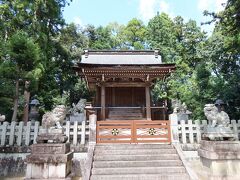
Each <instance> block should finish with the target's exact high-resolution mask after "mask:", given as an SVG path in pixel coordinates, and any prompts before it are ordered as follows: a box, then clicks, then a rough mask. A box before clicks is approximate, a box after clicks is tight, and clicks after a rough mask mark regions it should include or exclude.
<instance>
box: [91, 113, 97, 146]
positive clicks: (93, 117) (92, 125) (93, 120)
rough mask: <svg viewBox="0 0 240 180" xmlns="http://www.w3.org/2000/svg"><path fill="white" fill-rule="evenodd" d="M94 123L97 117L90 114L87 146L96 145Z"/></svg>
mask: <svg viewBox="0 0 240 180" xmlns="http://www.w3.org/2000/svg"><path fill="white" fill-rule="evenodd" d="M96 121H97V115H96V114H91V115H90V116H89V145H95V144H96Z"/></svg>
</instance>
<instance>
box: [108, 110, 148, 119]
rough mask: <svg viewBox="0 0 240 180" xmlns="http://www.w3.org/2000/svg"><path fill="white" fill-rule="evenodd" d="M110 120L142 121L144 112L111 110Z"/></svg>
mask: <svg viewBox="0 0 240 180" xmlns="http://www.w3.org/2000/svg"><path fill="white" fill-rule="evenodd" d="M108 118H109V119H119V120H122V119H126V120H128V119H135V120H136V119H142V118H143V115H142V111H141V110H140V109H131V108H129V109H111V110H109V113H108Z"/></svg>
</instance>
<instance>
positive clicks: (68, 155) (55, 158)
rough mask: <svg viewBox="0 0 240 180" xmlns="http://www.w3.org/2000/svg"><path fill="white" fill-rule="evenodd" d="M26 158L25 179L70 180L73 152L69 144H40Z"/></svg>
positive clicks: (33, 147)
mask: <svg viewBox="0 0 240 180" xmlns="http://www.w3.org/2000/svg"><path fill="white" fill-rule="evenodd" d="M31 149H32V151H31V154H30V155H29V156H27V158H26V161H27V172H26V179H71V178H70V177H68V176H69V175H70V173H71V167H72V158H73V152H70V144H69V143H40V144H34V145H32V147H31Z"/></svg>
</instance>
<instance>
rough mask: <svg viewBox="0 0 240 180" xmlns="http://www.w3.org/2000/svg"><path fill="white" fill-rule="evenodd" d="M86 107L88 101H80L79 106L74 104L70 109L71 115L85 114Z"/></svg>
mask: <svg viewBox="0 0 240 180" xmlns="http://www.w3.org/2000/svg"><path fill="white" fill-rule="evenodd" d="M85 106H86V99H80V100H79V101H78V103H77V104H74V103H73V104H72V108H71V109H70V113H71V114H76V113H82V112H84V108H85Z"/></svg>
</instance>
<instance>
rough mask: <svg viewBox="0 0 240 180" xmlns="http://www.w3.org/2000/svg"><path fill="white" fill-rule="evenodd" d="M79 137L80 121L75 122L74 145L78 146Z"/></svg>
mask: <svg viewBox="0 0 240 180" xmlns="http://www.w3.org/2000/svg"><path fill="white" fill-rule="evenodd" d="M77 137H78V121H74V125H73V145H77Z"/></svg>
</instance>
